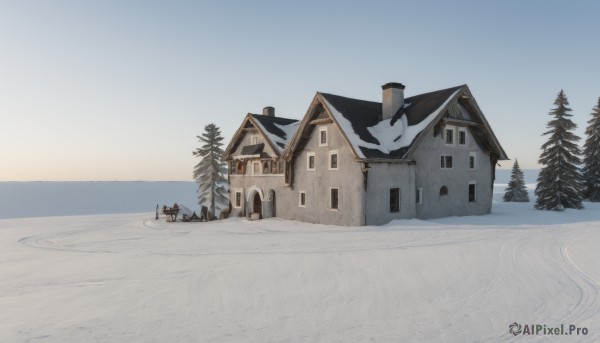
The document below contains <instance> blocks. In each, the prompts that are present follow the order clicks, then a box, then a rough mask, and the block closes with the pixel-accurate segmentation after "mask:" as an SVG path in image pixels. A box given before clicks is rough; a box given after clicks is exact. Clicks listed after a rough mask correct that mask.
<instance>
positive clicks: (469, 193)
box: [467, 181, 477, 202]
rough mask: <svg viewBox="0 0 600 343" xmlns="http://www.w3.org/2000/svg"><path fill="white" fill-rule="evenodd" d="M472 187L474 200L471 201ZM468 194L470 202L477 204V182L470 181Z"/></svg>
mask: <svg viewBox="0 0 600 343" xmlns="http://www.w3.org/2000/svg"><path fill="white" fill-rule="evenodd" d="M471 186H473V200H471ZM467 192H468V193H467V200H468V202H477V181H469V186H468V188H467Z"/></svg>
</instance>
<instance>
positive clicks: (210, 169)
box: [193, 124, 229, 215]
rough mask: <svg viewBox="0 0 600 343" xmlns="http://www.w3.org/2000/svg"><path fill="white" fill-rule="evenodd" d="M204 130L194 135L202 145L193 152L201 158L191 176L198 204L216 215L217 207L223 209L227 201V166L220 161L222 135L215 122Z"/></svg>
mask: <svg viewBox="0 0 600 343" xmlns="http://www.w3.org/2000/svg"><path fill="white" fill-rule="evenodd" d="M204 131H205V132H204V133H203V134H202V135H201V136H196V137H198V140H199V141H200V142H201V143H203V145H202V146H201V147H200V148H198V149H196V151H194V152H193V154H194V156H197V157H200V158H201V160H200V162H199V163H198V164H197V165H196V166H195V167H194V174H193V177H194V179H195V180H196V182H197V183H198V204H199V205H200V207H202V206H206V207H207V208H208V209H209V211H210V212H211V213H212V214H213V215H216V212H215V211H216V210H217V209H223V208H225V207H227V206H228V203H229V201H228V197H227V186H228V185H227V179H226V178H225V177H224V175H225V174H226V173H227V168H226V165H225V163H224V162H222V161H221V155H223V149H221V147H222V146H223V143H222V140H223V137H222V136H221V130H220V129H219V128H218V127H217V126H216V125H215V124H208V125H206V126H205V127H204Z"/></svg>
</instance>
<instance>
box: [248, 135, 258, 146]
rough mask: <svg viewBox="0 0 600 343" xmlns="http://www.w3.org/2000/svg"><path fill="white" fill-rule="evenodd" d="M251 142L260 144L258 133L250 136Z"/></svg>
mask: <svg viewBox="0 0 600 343" xmlns="http://www.w3.org/2000/svg"><path fill="white" fill-rule="evenodd" d="M250 144H253V145H254V144H258V136H257V135H252V136H250Z"/></svg>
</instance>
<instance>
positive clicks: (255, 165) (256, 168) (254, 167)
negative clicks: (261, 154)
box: [252, 162, 260, 175]
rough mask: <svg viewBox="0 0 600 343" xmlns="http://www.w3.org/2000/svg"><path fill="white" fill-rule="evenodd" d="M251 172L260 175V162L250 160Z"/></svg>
mask: <svg viewBox="0 0 600 343" xmlns="http://www.w3.org/2000/svg"><path fill="white" fill-rule="evenodd" d="M252 174H253V175H260V162H252Z"/></svg>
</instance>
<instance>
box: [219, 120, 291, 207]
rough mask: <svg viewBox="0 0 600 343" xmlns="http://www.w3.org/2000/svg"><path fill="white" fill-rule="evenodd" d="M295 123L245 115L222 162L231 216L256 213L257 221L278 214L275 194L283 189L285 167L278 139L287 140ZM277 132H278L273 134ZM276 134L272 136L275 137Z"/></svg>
mask: <svg viewBox="0 0 600 343" xmlns="http://www.w3.org/2000/svg"><path fill="white" fill-rule="evenodd" d="M296 122H297V121H296V120H290V119H284V118H266V117H265V118H263V117H259V116H258V115H253V114H248V115H247V116H246V117H245V118H244V121H243V123H242V125H241V126H240V128H239V129H238V131H237V132H236V133H235V134H234V137H233V138H232V140H231V142H230V144H229V146H228V147H227V149H226V150H225V152H224V154H223V159H224V160H226V161H227V163H228V166H229V175H228V176H229V184H230V199H231V200H230V201H231V204H232V215H233V216H247V215H250V214H252V213H256V214H257V215H258V216H259V217H260V218H268V217H273V216H276V215H277V203H276V201H277V194H278V193H280V194H281V193H282V192H285V191H287V189H285V187H284V185H285V170H286V164H285V161H284V160H283V159H281V158H280V156H281V150H282V147H281V145H284V146H285V144H284V143H283V144H281V145H279V144H278V140H279V141H281V140H283V141H284V142H285V139H287V138H289V137H287V135H290V136H291V135H292V134H293V130H294V129H295V126H294V124H295V123H296ZM277 129H280V131H281V132H280V131H276V130H277ZM274 132H275V134H274Z"/></svg>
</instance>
